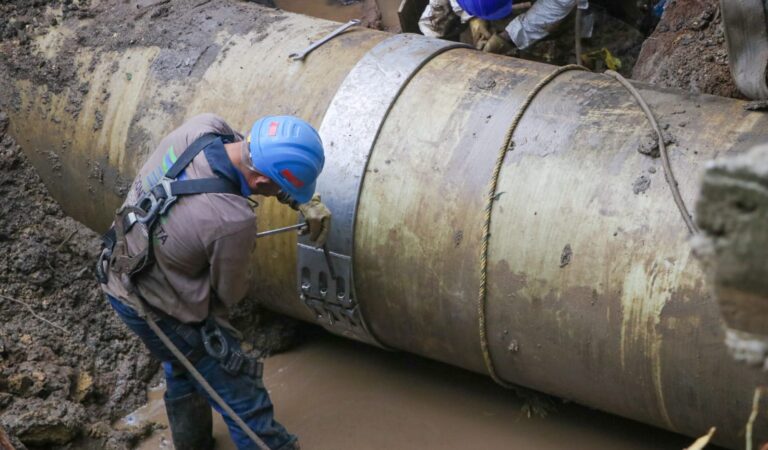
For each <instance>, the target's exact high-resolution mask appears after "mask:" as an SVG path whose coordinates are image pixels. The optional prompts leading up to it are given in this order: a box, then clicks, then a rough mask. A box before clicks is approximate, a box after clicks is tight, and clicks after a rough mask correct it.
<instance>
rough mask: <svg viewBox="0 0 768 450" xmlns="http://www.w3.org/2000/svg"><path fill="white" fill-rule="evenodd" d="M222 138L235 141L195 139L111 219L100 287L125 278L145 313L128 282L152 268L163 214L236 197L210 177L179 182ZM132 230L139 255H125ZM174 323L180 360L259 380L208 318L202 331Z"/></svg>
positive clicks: (254, 364) (257, 368)
mask: <svg viewBox="0 0 768 450" xmlns="http://www.w3.org/2000/svg"><path fill="white" fill-rule="evenodd" d="M218 138H222V139H225V140H229V141H230V142H232V141H234V140H235V137H234V136H231V135H220V134H214V133H209V134H204V135H202V136H200V137H199V138H197V139H196V140H195V141H194V142H192V144H190V145H189V147H187V149H186V150H185V151H184V152H183V153H182V154H181V156H179V157H178V159H177V160H176V162H174V163H173V165H172V166H171V168H170V169H168V170H167V171H166V172H165V174H164V176H163V178H161V179H160V181H158V182H157V183H156V184H155V185H154V186H153V187H152V188H151V189H149V191H148V192H147V193H146V194H144V195H143V196H141V197H140V198H139V199H138V200H137V201H136V203H135V204H133V205H130V204H125V205H123V206H122V207H120V209H118V210H117V212H116V213H115V220H114V225H113V226H112V227H111V228H110V229H109V231H107V232H106V233H105V234H104V235H103V236H102V243H103V248H102V251H101V254H100V256H99V259H98V263H97V266H96V276H97V278H98V280H99V282H100V283H102V284H106V283H107V282H108V281H109V272H114V273H115V274H118V275H120V276H123V275H124V276H126V277H127V279H128V280H129V281H130V282H129V283H128V286H126V287H127V288H128V289H129V291H130V292H132V293H134V294H135V295H136V296H138V297H139V298H140V299H141V301H142V303H143V304H144V305H145V306H147V307H149V305H148V303H147V301H146V300H145V299H144V298H143V297H142V296H141V294H140V293H139V292H138V290H137V289H135V285H134V283H133V280H134V278H135V277H136V276H138V275H139V274H141V273H143V272H144V271H146V270H147V269H148V268H150V267H151V266H152V265H153V264H154V263H155V256H154V251H153V233H154V230H155V227H156V225H157V223H158V222H159V220H160V218H161V217H162V216H164V215H166V214H167V213H168V211H169V210H170V208H171V207H172V206H173V205H174V203H176V201H177V200H178V198H179V197H181V196H185V195H196V194H213V193H218V194H235V195H241V194H240V189H238V187H237V186H235V185H234V184H233V183H232V182H231V181H229V180H226V179H223V178H219V177H214V178H199V179H194V180H179V179H178V177H179V175H180V174H181V172H182V171H183V170H184V169H185V168H186V167H187V166H188V165H189V164H190V163H191V162H192V160H193V159H194V158H195V156H197V155H198V154H199V153H200V151H202V150H203V149H204V148H205V147H207V146H208V145H209V144H210V143H212V142H213V141H214V140H216V139H218ZM134 227H141V229H140V230H138V233H134V235H135V236H137V237H138V240H139V241H140V242H139V250H138V251H134V252H132V251H131V250H130V249H129V246H128V242H127V240H126V236H127V235H128V233H129V232H131V231H132V230H133V228H134ZM153 311H154V312H155V313H156V314H158V315H160V316H161V317H164V316H166V315H165V314H163V313H162V312H160V311H157V310H154V309H153ZM172 322H173V323H176V325H175V326H174V331H176V332H177V333H178V334H179V335H180V336H181V337H182V338H183V339H184V340H185V341H186V342H187V344H189V346H190V347H191V348H193V351H192V352H191V353H190V354H188V355H186V357H187V358H189V359H190V360H191V361H192V362H193V363H195V362H197V360H199V359H200V358H201V357H203V356H204V354H205V353H207V354H208V355H210V356H211V357H213V358H215V359H216V360H218V361H219V362H220V363H221V366H222V368H223V369H224V371H226V372H227V373H229V374H230V375H237V374H239V373H244V374H246V375H249V376H251V377H253V378H255V379H256V380H257V381H260V380H261V375H262V371H263V367H262V363H261V361H259V360H258V359H257V358H251V357H247V356H245V355H244V354H243V353H242V352H240V351H238V350H235V349H233V348H232V346H230V345H229V343H228V342H227V340H226V338H225V336H224V334H223V332H222V331H221V329H220V326H219V325H218V324H217V323H216V321H215V320H214V319H213V318H212V317H211V316H209V317H208V318H207V319H206V320H205V322H204V323H203V324H202V326H200V325H198V326H193V325H188V324H185V323H182V322H180V321H172Z"/></svg>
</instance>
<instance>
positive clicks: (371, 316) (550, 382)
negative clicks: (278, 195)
mask: <svg viewBox="0 0 768 450" xmlns="http://www.w3.org/2000/svg"><path fill="white" fill-rule="evenodd" d="M136 6H137V5H134V4H133V3H130V2H129V3H122V2H103V3H101V6H100V7H101V8H103V10H102V11H101V12H97V14H96V17H95V18H91V19H88V18H86V19H84V20H81V21H79V22H72V21H64V22H62V23H61V24H60V25H58V26H56V27H54V28H53V31H52V32H51V33H48V34H47V35H44V36H40V37H38V38H36V39H35V40H34V41H33V44H32V45H33V47H32V48H33V50H32V51H31V52H30V54H28V55H17V54H11V53H9V50H8V49H7V48H4V49H3V50H2V51H3V52H5V54H4V58H3V60H2V61H0V71H2V72H0V73H2V77H0V87H2V92H3V95H2V97H1V99H2V102H3V108H4V109H5V110H6V111H7V112H8V114H9V115H10V117H11V132H12V134H13V135H14V137H15V138H16V139H17V141H18V142H19V143H21V144H22V146H23V148H24V150H25V152H26V153H27V155H28V156H29V158H30V159H31V160H32V162H33V163H34V164H35V166H36V167H37V168H38V170H39V171H40V173H41V174H42V176H43V178H44V179H45V181H46V183H47V185H48V187H49V189H50V191H51V193H52V195H54V196H55V197H56V198H57V199H58V200H59V201H60V202H61V204H62V205H63V207H64V208H65V210H66V211H67V212H68V213H69V214H71V215H73V216H74V217H75V218H77V219H79V220H81V221H83V222H84V223H86V224H87V225H89V226H91V227H92V228H94V229H96V230H104V229H105V228H106V227H107V225H108V224H109V222H110V220H111V217H112V213H113V211H114V209H115V208H116V207H117V206H118V205H119V202H120V200H121V197H122V195H123V194H124V192H125V190H126V189H127V188H128V184H129V183H130V180H131V179H132V178H133V176H134V174H135V173H136V170H137V169H138V168H139V167H140V165H141V162H142V160H143V158H144V157H145V156H146V155H147V154H148V153H149V152H150V151H151V150H152V149H153V147H154V145H155V144H156V143H157V142H159V140H160V139H161V137H162V136H164V135H165V134H166V133H168V132H169V131H171V130H172V129H173V128H175V127H177V126H178V125H180V124H181V123H182V122H183V121H184V119H185V118H187V117H189V116H191V115H193V114H197V113H201V112H204V111H213V112H217V113H219V114H221V115H223V116H224V117H225V118H226V119H228V120H229V121H230V123H231V124H232V125H233V126H235V127H239V128H240V129H246V128H247V127H248V126H249V125H250V122H251V121H252V120H254V119H255V118H257V117H259V116H261V115H264V114H284V113H288V114H296V115H299V116H301V117H304V118H305V119H307V120H309V121H310V122H311V123H313V124H314V125H315V126H317V127H318V128H320V129H323V130H326V132H327V133H331V132H333V130H336V132H337V133H339V134H338V135H339V136H343V135H347V136H352V137H353V138H354V136H356V135H357V134H358V133H359V134H361V135H362V131H361V130H365V132H366V133H368V134H366V136H367V137H369V138H371V139H370V145H368V144H365V145H362V144H361V143H360V142H359V140H355V139H351V140H349V141H348V143H347V144H345V145H349V146H350V147H344V148H342V149H337V148H336V147H335V146H336V145H337V142H341V141H336V140H333V139H331V140H326V141H325V144H326V147H328V148H329V155H330V154H333V155H339V154H340V152H343V151H345V150H346V149H347V148H349V149H351V150H349V151H348V152H347V153H349V154H350V155H352V156H354V157H355V158H357V159H356V162H355V164H357V166H355V167H357V169H355V170H358V169H360V167H362V169H360V170H361V172H350V174H349V176H351V177H358V178H359V183H358V184H357V185H356V186H357V188H359V189H357V190H350V191H347V194H345V195H347V196H353V198H351V199H350V198H338V197H334V196H339V195H342V194H334V195H332V196H330V198H327V197H326V196H324V200H328V201H329V202H336V203H342V204H346V205H352V206H349V208H353V209H347V210H337V211H335V214H336V215H337V216H339V217H341V216H344V215H347V216H349V217H352V219H351V220H352V222H351V223H352V225H351V228H350V230H351V232H352V234H353V235H352V236H346V237H345V236H341V237H339V239H344V238H347V239H349V240H350V245H351V247H350V248H351V249H352V250H351V253H350V254H349V255H343V254H341V252H336V253H334V256H333V258H335V260H334V263H336V262H339V261H342V260H344V257H346V258H347V259H348V260H349V261H350V263H349V267H348V270H349V273H351V274H352V275H353V277H352V276H350V279H352V278H353V288H354V292H355V296H356V299H355V301H356V303H355V305H356V307H357V308H359V314H360V315H361V317H362V318H364V320H365V322H366V330H365V331H366V333H368V335H369V336H373V337H374V338H375V341H377V342H378V343H380V344H382V345H384V346H387V347H390V348H394V349H400V350H405V351H409V352H414V353H417V354H420V355H424V356H427V357H430V358H433V359H437V360H440V361H444V362H447V363H450V364H453V365H457V366H461V367H464V368H467V369H469V370H473V371H477V372H481V373H485V372H486V368H485V366H484V364H483V359H482V356H481V353H480V344H479V337H478V336H479V334H478V315H477V308H476V298H477V292H478V286H479V255H480V251H479V245H480V238H481V227H482V222H483V220H482V215H483V207H484V201H485V198H486V189H487V186H488V182H489V180H490V176H491V171H492V167H493V164H494V160H495V158H496V153H497V151H498V148H499V146H500V145H501V144H502V141H503V138H504V135H505V133H506V131H507V128H508V127H509V125H510V121H511V118H512V116H513V115H514V114H515V112H516V111H517V109H518V108H519V107H520V104H521V103H522V101H523V99H524V98H525V97H526V95H527V94H528V92H529V91H530V90H531V88H532V87H533V86H534V85H535V84H536V83H537V82H538V81H539V80H540V79H542V78H543V77H544V76H546V75H547V74H548V73H550V72H551V71H552V70H553V67H552V66H548V65H545V64H539V63H533V62H528V61H523V60H518V59H511V58H504V57H497V56H493V55H486V54H482V53H479V52H476V51H473V50H468V49H462V48H450V49H445V50H444V51H443V50H440V51H437V50H435V51H433V50H434V49H432V50H430V49H429V48H431V47H430V46H432V45H433V44H429V43H428V41H429V40H427V39H426V38H420V37H412V38H406V39H403V40H402V42H396V43H393V42H394V41H390V39H391V38H390V35H388V34H386V33H382V32H376V31H370V30H361V29H357V30H354V31H351V32H348V33H345V34H343V35H341V36H339V37H337V38H335V39H334V40H332V41H330V42H329V43H327V44H325V45H324V46H322V47H320V48H319V49H317V50H315V51H314V52H313V53H312V54H311V55H309V56H308V57H307V59H306V60H305V61H303V62H293V61H290V60H289V59H288V55H289V54H290V53H291V52H293V51H296V50H300V49H302V48H304V47H306V45H307V44H308V43H309V42H311V41H314V40H316V39H317V38H319V37H322V36H323V35H325V34H327V33H328V32H329V31H332V30H333V29H334V28H336V27H337V26H338V24H336V23H332V22H327V21H323V20H318V19H312V18H308V17H304V16H300V15H294V14H288V13H285V12H282V11H276V10H268V9H263V8H260V7H258V6H256V5H252V4H247V3H230V2H208V3H207V2H202V3H200V2H198V3H195V2H187V1H186V0H181V1H178V2H172V3H171V4H161V6H157V5H154V6H153V5H151V4H150V5H148V6H141V7H140V8H138V9H137V8H136ZM145 8H149V10H145ZM157 8H166V9H165V10H164V13H163V14H165V15H162V14H161V15H160V16H159V17H158V16H157V15H156V12H157ZM137 10H138V12H137ZM127 19H131V20H127ZM190 24H195V26H190ZM430 42H431V41H430ZM395 44H397V45H395ZM386 45H394V47H393V50H392V51H402V52H404V53H405V54H410V55H411V56H408V57H409V58H410V57H413V58H422V59H421V60H414V61H413V62H414V64H412V65H411V66H409V68H407V71H405V72H398V71H394V72H393V71H392V70H390V67H388V66H386V65H379V66H377V65H376V63H377V62H381V61H383V59H382V58H385V57H386V55H387V54H388V53H387V52H384V51H382V49H383V48H384V47H382V46H386ZM435 45H437V44H435ZM411 46H413V47H411ZM417 47H419V48H421V50H420V49H419V48H417ZM75 50H76V51H75ZM422 50H423V51H422ZM25 58H26V59H25ZM377 58H378V59H377ZM364 62H365V64H363V63H364ZM361 64H363V65H362V66H361ZM363 66H364V67H363ZM51 67H54V68H56V70H55V71H54V70H50V68H51ZM363 69H365V70H363ZM398 70H399V69H398ZM403 70H405V69H403ZM62 74H63V75H62ZM353 75H354V76H353ZM363 75H364V76H363ZM395 79H400V80H402V81H401V82H400V85H399V86H397V85H390V84H388V83H390V82H393V81H392V80H395ZM360 83H367V85H366V86H367V88H368V89H369V91H368V92H369V93H370V97H371V98H379V94H380V93H381V92H382V91H383V90H384V88H386V89H389V91H387V92H389V93H388V94H387V96H388V97H387V96H383V97H382V98H381V99H380V100H381V101H384V102H385V104H381V103H375V104H374V103H371V104H370V105H369V107H367V109H363V110H362V112H361V110H360V108H355V109H353V110H349V113H347V114H345V113H344V111H345V109H344V108H342V107H341V106H343V105H354V104H355V100H359V101H360V102H364V101H365V99H366V98H367V97H369V96H363V97H351V98H345V97H344V94H345V93H349V92H354V91H355V90H357V92H365V87H366V86H363V85H361V84H360ZM637 87H638V88H639V89H640V91H641V92H642V94H643V96H644V97H645V98H646V99H647V101H648V103H649V104H650V106H651V108H653V110H654V112H655V114H656V115H657V117H658V118H659V119H660V122H661V124H662V126H665V127H667V130H666V132H667V133H668V134H669V135H670V136H669V137H670V140H671V141H674V145H670V151H671V155H670V157H671V161H672V166H673V168H674V170H675V174H676V176H677V180H678V183H679V188H680V190H681V192H682V196H683V198H684V199H685V200H686V201H687V202H688V203H689V205H691V204H692V202H693V199H694V197H695V192H696V189H697V183H698V179H699V177H700V174H701V172H702V168H703V163H704V161H706V160H708V159H711V158H712V157H713V156H715V155H716V154H725V153H735V152H739V151H741V150H744V149H747V148H749V147H751V146H753V145H754V144H756V143H759V142H764V141H766V138H768V118H766V116H765V115H763V114H760V113H754V112H747V111H745V110H744V109H743V103H742V102H740V101H736V100H731V99H724V98H718V97H712V96H699V95H692V94H688V93H683V92H679V91H675V90H669V89H658V88H654V87H652V86H648V85H642V84H638V85H637ZM390 88H391V89H390ZM345 102H346V103H345ZM382 105H383V106H382ZM326 112H328V114H326ZM331 112H333V114H331ZM368 112H370V113H368ZM376 114H378V116H376ZM374 116H375V117H378V119H376V120H378V122H375V121H374V122H371V121H372V120H374V118H375V117H374ZM332 117H333V118H332ZM326 119H327V120H326ZM366 121H368V122H366ZM650 131H651V128H650V125H649V124H648V123H647V121H646V119H645V117H644V115H643V113H642V112H641V111H640V109H639V108H638V107H637V106H636V104H635V103H634V100H633V99H632V97H631V96H630V95H629V94H628V93H627V92H626V91H625V90H624V88H622V87H621V86H619V85H618V84H617V83H616V81H615V80H613V79H610V78H608V77H606V76H603V75H599V74H592V73H581V72H580V73H568V74H565V75H562V76H560V77H559V78H558V79H556V80H555V81H554V82H552V83H551V84H550V85H549V86H547V87H546V88H545V89H544V90H543V91H542V92H541V94H539V96H538V97H537V98H536V100H535V101H534V102H533V104H532V105H531V107H530V108H529V110H528V112H527V113H526V115H525V116H524V117H523V119H522V122H521V123H520V126H519V127H518V130H517V132H516V134H515V136H514V144H515V145H514V148H513V150H512V151H510V152H508V155H507V157H506V161H505V164H504V167H503V170H502V172H501V177H500V180H499V187H498V189H497V199H496V201H495V203H494V207H493V208H494V209H493V221H492V224H491V240H490V251H489V253H490V261H489V272H488V275H489V284H488V287H489V291H488V299H487V310H488V315H487V320H488V326H487V329H488V339H489V344H490V348H491V355H492V359H493V361H494V364H495V366H496V369H497V371H498V373H499V374H500V376H501V377H502V378H503V379H505V380H507V381H509V382H513V383H517V384H521V385H524V386H528V387H531V388H534V389H538V390H541V391H543V392H547V393H550V394H553V395H557V396H560V397H563V398H566V399H569V400H572V401H576V402H579V403H582V404H585V405H589V406H592V407H595V408H599V409H602V410H605V411H608V412H611V413H614V414H618V415H622V416H625V417H629V418H633V419H636V420H639V421H643V422H646V423H650V424H654V425H657V426H660V427H664V428H667V429H670V430H674V431H678V432H681V433H686V434H689V435H692V436H693V435H696V436H698V435H701V434H703V433H704V432H705V431H706V430H707V429H708V428H709V427H710V426H716V427H717V430H718V431H717V434H716V440H717V442H719V443H721V444H723V445H727V446H729V447H732V448H736V447H739V446H740V445H741V444H742V441H743V430H744V425H745V423H746V422H747V419H748V418H749V414H750V409H751V400H752V393H753V389H754V387H755V386H756V385H758V384H759V383H761V382H765V375H764V374H762V373H760V372H759V371H753V370H750V369H749V368H748V367H745V366H743V365H740V364H738V363H736V362H734V361H732V360H731V359H730V358H728V356H727V351H726V349H725V346H724V344H723V330H722V326H721V322H720V319H719V315H718V310H717V305H716V303H715V302H714V300H713V298H712V297H711V295H710V294H709V291H708V288H707V286H706V282H705V279H704V276H703V273H702V271H701V269H700V268H699V265H698V263H697V262H696V261H695V259H694V258H692V256H691V251H690V247H689V244H688V235H687V231H686V229H685V226H684V224H683V221H682V219H681V217H680V215H679V212H678V210H677V209H676V207H675V205H674V203H673V201H672V197H671V195H670V192H669V188H668V186H667V185H666V184H665V183H664V178H663V174H662V169H661V167H660V162H659V159H657V158H654V157H653V152H654V143H653V139H652V138H650ZM324 136H326V135H324ZM324 139H325V137H324ZM340 139H341V138H340ZM345 139H346V138H345ZM361 139H362V137H361ZM345 142H347V141H345ZM331 149H332V150H331ZM355 152H357V153H355ZM353 153H354V154H353ZM335 158H336V159H335V160H334V159H332V158H329V159H328V164H327V167H341V165H342V163H343V164H346V163H347V162H348V161H341V160H340V159H339V158H340V157H338V156H336V157H335ZM360 161H362V163H360ZM360 164H362V166H360ZM331 172H333V170H327V171H326V173H324V175H323V176H324V177H326V176H327V174H329V173H331ZM330 181H333V180H328V179H326V180H325V183H329V182H330ZM258 215H259V226H260V228H261V229H272V228H277V227H280V226H285V225H289V224H291V223H295V220H296V218H295V216H294V214H293V213H292V212H291V211H290V210H289V209H288V208H285V207H282V206H281V205H279V204H277V203H276V202H273V201H271V200H266V201H264V202H262V205H261V206H260V210H259V211H258ZM353 238H354V239H353ZM295 239H296V238H295V237H294V236H292V234H291V233H289V234H286V235H281V236H275V237H274V238H271V239H267V240H259V242H258V246H257V248H256V249H255V251H254V255H253V269H254V275H255V276H254V280H253V289H252V293H253V296H254V298H256V299H258V300H259V301H260V302H262V303H263V304H265V305H266V306H268V307H269V308H272V309H274V310H276V311H279V312H282V313H285V314H289V315H291V316H293V317H296V318H299V319H302V320H307V321H314V320H315V318H316V311H313V310H310V309H309V308H308V307H307V305H306V303H305V302H304V301H302V300H300V297H299V295H298V291H297V286H296V280H297V273H296V266H297V245H296V244H297V243H296V240H295ZM566 247H567V248H568V249H569V251H566V250H565V249H566ZM332 250H334V249H332ZM338 270H339V269H338V268H337V271H338ZM331 328H332V327H331ZM354 337H355V338H360V337H359V336H354ZM363 340H365V339H363ZM754 429H755V432H756V440H759V441H765V440H766V439H768V418H766V415H761V416H759V417H758V420H757V422H756V424H755V427H754Z"/></svg>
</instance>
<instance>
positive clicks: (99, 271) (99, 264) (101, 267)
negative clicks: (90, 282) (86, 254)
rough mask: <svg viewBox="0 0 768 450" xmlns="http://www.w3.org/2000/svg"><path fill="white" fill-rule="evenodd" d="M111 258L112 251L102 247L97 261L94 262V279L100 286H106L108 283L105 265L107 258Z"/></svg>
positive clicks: (107, 261)
mask: <svg viewBox="0 0 768 450" xmlns="http://www.w3.org/2000/svg"><path fill="white" fill-rule="evenodd" d="M111 256H112V249H111V248H109V247H104V248H103V249H102V250H101V254H99V259H98V260H97V261H96V279H97V280H98V281H99V283H100V284H107V283H108V282H109V274H108V273H107V264H108V263H109V258H110V257H111Z"/></svg>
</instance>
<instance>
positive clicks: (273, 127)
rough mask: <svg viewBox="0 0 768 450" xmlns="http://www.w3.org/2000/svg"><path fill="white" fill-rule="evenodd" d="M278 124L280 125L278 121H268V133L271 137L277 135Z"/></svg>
mask: <svg viewBox="0 0 768 450" xmlns="http://www.w3.org/2000/svg"><path fill="white" fill-rule="evenodd" d="M279 125H280V124H279V123H277V122H270V123H269V135H270V136H271V137H274V136H276V135H277V127H278V126H279Z"/></svg>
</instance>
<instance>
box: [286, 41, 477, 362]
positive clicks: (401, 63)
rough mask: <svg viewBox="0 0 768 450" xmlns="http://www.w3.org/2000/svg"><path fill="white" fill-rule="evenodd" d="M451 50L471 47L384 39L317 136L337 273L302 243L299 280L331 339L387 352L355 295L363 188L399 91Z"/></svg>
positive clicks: (350, 78)
mask: <svg viewBox="0 0 768 450" xmlns="http://www.w3.org/2000/svg"><path fill="white" fill-rule="evenodd" d="M454 48H470V47H469V46H467V45H466V44H461V43H456V42H450V41H444V40H440V39H431V38H425V37H423V36H419V35H415V34H396V35H394V36H392V37H389V38H387V39H385V40H383V41H382V42H380V43H379V44H378V45H376V46H375V47H374V48H372V49H371V50H370V51H369V52H368V53H366V54H365V56H363V57H362V58H361V59H360V61H358V63H357V64H356V65H355V67H353V68H352V70H351V71H350V72H349V74H347V77H346V78H345V79H344V81H343V82H342V84H341V86H340V87H339V90H338V91H336V95H335V96H334V98H333V100H332V101H331V103H330V105H329V106H328V110H327V111H326V113H325V117H324V118H323V122H322V124H321V125H320V130H319V133H320V137H321V138H322V140H323V144H324V147H325V156H326V161H328V164H327V165H326V167H325V169H324V170H323V172H322V174H321V175H320V177H319V178H318V180H317V192H319V193H321V194H322V195H323V202H324V203H325V204H326V205H327V206H328V208H329V209H330V210H331V211H332V212H333V227H332V228H331V232H330V234H329V236H328V248H329V249H330V258H329V259H330V261H331V264H332V265H333V266H334V267H333V270H330V268H329V267H328V259H326V258H325V255H323V252H322V250H320V249H315V248H313V247H312V246H311V245H309V243H308V242H307V241H306V240H304V239H300V240H299V244H298V272H299V273H298V280H299V295H301V296H302V297H301V298H302V300H303V302H304V304H305V305H307V307H309V308H310V309H311V310H312V311H313V313H315V315H316V317H317V319H318V321H319V322H320V323H321V324H322V325H323V326H324V327H325V328H326V329H328V330H329V331H331V332H333V333H336V334H341V335H343V336H346V337H349V338H353V339H356V340H359V341H362V342H366V343H369V344H373V345H377V346H380V347H385V345H384V344H383V343H381V342H380V341H379V340H378V339H377V338H376V337H375V336H374V335H373V334H372V333H371V331H370V328H369V327H368V325H367V323H366V321H365V319H364V318H363V315H362V312H361V310H360V305H359V303H358V301H357V296H356V295H355V287H354V279H353V273H354V259H353V252H354V235H355V219H356V217H357V204H358V199H359V197H360V189H361V187H362V184H363V178H364V177H365V170H366V166H367V165H368V159H369V157H370V155H371V151H372V150H373V146H374V145H375V143H376V139H377V137H378V135H379V132H380V131H381V128H382V126H383V125H384V122H385V120H386V118H387V115H388V113H389V111H390V110H391V109H392V106H393V105H394V104H395V103H396V102H397V98H398V97H399V96H400V93H401V92H402V91H403V89H405V87H406V86H407V85H408V82H409V81H410V80H411V79H412V78H413V77H414V76H415V75H416V73H418V71H419V70H420V69H421V68H422V67H424V65H426V64H427V63H428V62H429V61H430V60H432V59H433V58H434V57H436V56H438V55H439V54H441V53H443V52H445V51H448V50H451V49H454ZM331 272H334V274H335V276H336V278H335V279H332V277H331V276H330V275H329V274H330V273H331Z"/></svg>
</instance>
